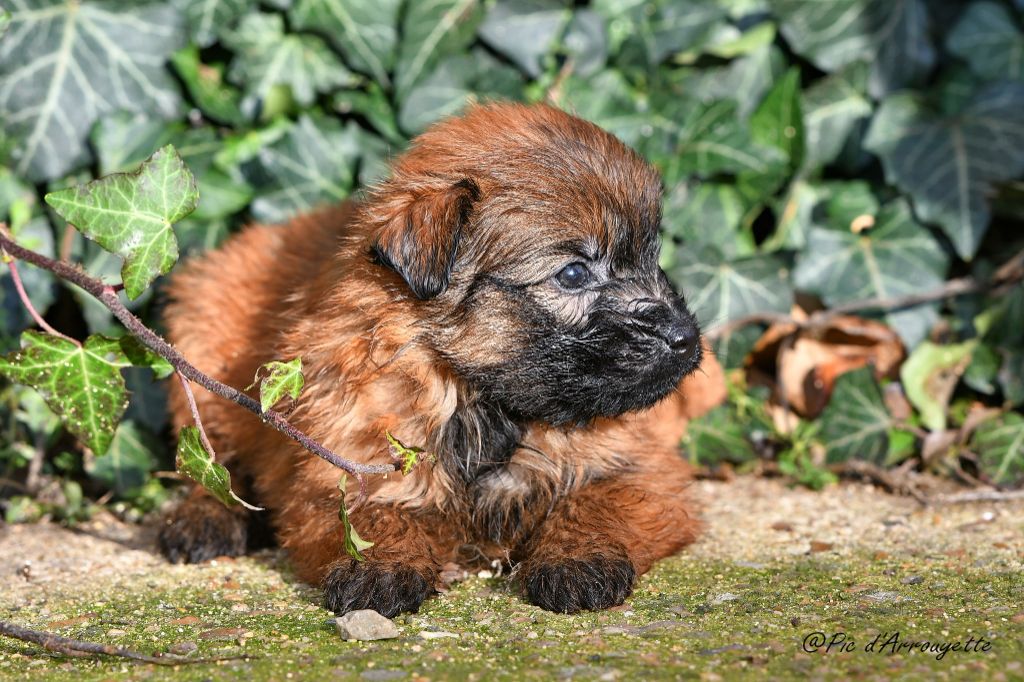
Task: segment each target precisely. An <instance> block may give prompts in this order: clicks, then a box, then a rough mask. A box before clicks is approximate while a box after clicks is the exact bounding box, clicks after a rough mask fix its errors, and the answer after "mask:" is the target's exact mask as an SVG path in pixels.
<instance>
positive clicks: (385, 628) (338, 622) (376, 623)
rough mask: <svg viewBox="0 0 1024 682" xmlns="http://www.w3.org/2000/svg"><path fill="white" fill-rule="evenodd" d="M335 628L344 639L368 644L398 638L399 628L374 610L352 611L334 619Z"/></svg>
mask: <svg viewBox="0 0 1024 682" xmlns="http://www.w3.org/2000/svg"><path fill="white" fill-rule="evenodd" d="M334 627H335V628H336V629H337V630H338V634H339V635H341V636H342V638H343V639H349V640H356V641H360V642H368V641H370V640H374V639H394V638H395V637H398V634H399V633H398V626H397V625H395V624H394V623H393V622H391V620H390V619H388V618H385V617H384V616H382V615H380V614H379V613H377V612H376V611H374V610H373V609H361V610H359V611H351V612H349V613H346V614H345V615H344V616H339V617H338V618H335V619H334Z"/></svg>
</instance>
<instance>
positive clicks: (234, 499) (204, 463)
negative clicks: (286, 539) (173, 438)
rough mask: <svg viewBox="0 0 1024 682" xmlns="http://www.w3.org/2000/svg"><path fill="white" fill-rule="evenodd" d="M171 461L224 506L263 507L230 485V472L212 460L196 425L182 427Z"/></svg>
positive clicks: (257, 509)
mask: <svg viewBox="0 0 1024 682" xmlns="http://www.w3.org/2000/svg"><path fill="white" fill-rule="evenodd" d="M174 463H175V466H176V468H177V470H178V473H180V474H184V475H185V476H188V477H189V478H191V479H192V480H193V481H195V482H196V483H198V484H199V485H201V486H203V487H204V488H206V490H207V491H209V493H210V494H211V495H213V496H214V497H216V498H217V499H218V500H220V501H221V503H222V504H224V506H226V507H233V506H234V505H236V504H240V505H242V506H243V507H245V508H246V509H251V510H253V511H263V510H262V508H260V507H256V506H253V505H251V504H249V503H248V502H246V501H245V500H243V499H242V498H240V497H239V496H238V495H236V494H235V492H234V491H233V490H232V489H231V474H230V473H229V472H228V470H227V469H226V468H225V467H224V465H222V464H219V463H218V462H216V461H214V459H213V454H212V453H210V452H207V450H206V448H204V447H203V441H202V439H201V438H200V436H199V429H197V428H196V427H194V426H186V427H184V428H182V429H181V433H180V434H179V435H178V452H177V454H176V456H175V460H174Z"/></svg>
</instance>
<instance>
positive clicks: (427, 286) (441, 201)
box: [373, 178, 480, 299]
mask: <svg viewBox="0 0 1024 682" xmlns="http://www.w3.org/2000/svg"><path fill="white" fill-rule="evenodd" d="M479 198H480V189H479V187H477V184H476V183H475V182H473V181H472V180H470V179H469V178H466V179H463V180H460V181H459V182H456V183H454V184H452V183H437V184H431V185H430V186H426V187H423V186H421V187H417V188H415V189H412V190H408V189H402V190H399V191H395V192H393V193H389V192H387V191H386V190H385V192H383V193H382V196H381V195H379V196H378V198H377V201H376V202H374V203H375V204H376V205H375V206H374V207H373V212H374V214H375V218H376V220H377V222H379V223H380V227H379V228H378V231H377V235H376V239H375V240H374V244H373V252H374V255H375V256H376V257H377V259H378V260H379V261H380V262H381V263H382V264H383V265H386V266H387V267H389V268H391V269H392V270H394V271H395V272H397V273H398V274H400V275H401V276H402V278H403V279H404V280H405V282H406V284H408V285H409V288H410V289H412V292H413V293H414V294H415V295H416V297H417V298H421V299H428V298H434V297H435V296H438V295H440V294H441V293H443V292H444V290H445V289H447V288H448V282H449V279H450V277H451V272H452V267H453V266H454V265H455V252H456V249H457V248H458V246H459V240H460V239H461V237H462V232H463V228H464V227H465V224H466V222H467V221H468V219H469V214H470V212H471V211H472V210H473V203H474V202H475V201H476V200H477V199H479Z"/></svg>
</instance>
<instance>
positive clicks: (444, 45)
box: [395, 0, 481, 101]
mask: <svg viewBox="0 0 1024 682" xmlns="http://www.w3.org/2000/svg"><path fill="white" fill-rule="evenodd" d="M480 10H481V3H480V0H430V1H429V2H412V3H409V4H408V5H406V8H405V17H404V19H403V20H402V34H401V35H402V40H401V43H400V45H399V49H398V63H397V65H396V66H395V87H396V89H397V90H398V99H399V101H402V100H404V99H405V98H406V96H407V95H408V94H409V92H410V91H411V90H412V88H413V86H414V85H416V84H417V83H418V82H419V81H420V80H421V79H422V78H423V77H424V76H426V75H427V74H429V73H430V72H431V71H432V70H433V68H434V66H435V65H436V64H437V63H438V62H439V61H441V59H442V58H444V57H447V56H449V55H453V54H456V53H458V52H460V51H462V50H463V49H465V48H466V47H467V46H468V45H469V44H470V43H472V42H473V39H474V37H475V35H476V27H477V24H478V23H479V21H480V19H481V11H480Z"/></svg>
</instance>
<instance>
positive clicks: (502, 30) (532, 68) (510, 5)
mask: <svg viewBox="0 0 1024 682" xmlns="http://www.w3.org/2000/svg"><path fill="white" fill-rule="evenodd" d="M571 17H572V12H571V11H570V10H569V9H568V8H567V7H566V6H565V5H564V4H562V3H559V2H550V1H549V0H499V2H497V3H495V4H494V5H493V6H491V8H490V10H488V12H487V16H486V17H485V18H484V20H483V23H481V24H480V29H479V31H478V33H479V35H480V39H481V40H483V41H484V42H485V43H487V44H488V45H490V46H491V47H492V48H493V49H494V50H495V51H496V52H498V53H499V54H502V55H504V56H505V57H508V58H509V60H511V61H512V62H513V63H514V64H516V65H517V66H518V67H519V68H521V69H522V70H523V71H525V72H526V73H527V74H528V75H529V76H530V77H531V78H537V77H538V76H540V74H541V73H542V72H543V70H544V65H543V60H544V57H546V56H547V54H548V53H549V52H550V51H551V48H552V46H553V44H554V42H555V41H556V40H557V39H558V37H559V36H560V35H561V34H562V32H563V31H564V30H565V27H566V25H567V24H568V23H569V20H570V19H571Z"/></svg>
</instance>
